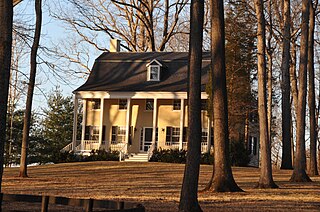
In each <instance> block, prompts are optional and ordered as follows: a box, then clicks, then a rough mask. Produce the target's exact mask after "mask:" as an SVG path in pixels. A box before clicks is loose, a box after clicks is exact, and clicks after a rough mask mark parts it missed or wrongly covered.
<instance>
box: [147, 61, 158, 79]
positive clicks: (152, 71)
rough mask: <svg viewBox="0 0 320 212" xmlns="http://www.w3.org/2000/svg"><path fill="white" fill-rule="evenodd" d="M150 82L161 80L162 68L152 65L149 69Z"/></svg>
mask: <svg viewBox="0 0 320 212" xmlns="http://www.w3.org/2000/svg"><path fill="white" fill-rule="evenodd" d="M147 80H148V81H159V80H160V66H159V65H150V66H149V67H148V79H147Z"/></svg>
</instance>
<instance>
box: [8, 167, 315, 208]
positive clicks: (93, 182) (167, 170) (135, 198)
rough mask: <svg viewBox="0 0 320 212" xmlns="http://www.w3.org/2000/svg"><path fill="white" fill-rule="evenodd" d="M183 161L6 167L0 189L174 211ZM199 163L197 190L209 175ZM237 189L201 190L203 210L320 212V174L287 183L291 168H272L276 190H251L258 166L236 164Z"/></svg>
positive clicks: (10, 191) (209, 170) (200, 198)
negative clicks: (24, 173) (24, 169)
mask: <svg viewBox="0 0 320 212" xmlns="http://www.w3.org/2000/svg"><path fill="white" fill-rule="evenodd" d="M183 171H184V165H183V164H167V163H125V162H121V163H119V162H83V163H68V164H56V165H45V166H37V167H29V168H28V173H29V178H25V179H21V178H18V177H17V176H18V173H19V170H18V168H6V169H5V171H4V177H3V184H2V186H3V188H2V189H3V192H4V193H15V194H33V195H43V194H46V195H52V196H65V197H74V198H75V197H76V198H96V199H109V200H126V201H131V202H137V203H142V204H143V205H144V206H145V207H146V208H147V211H177V207H178V202H179V196H180V189H181V183H182V178H183ZM211 172H212V166H208V165H202V166H201V171H200V179H199V190H201V189H203V188H204V187H205V185H206V183H207V182H208V181H209V178H210V176H211ZM233 174H234V177H235V180H236V182H237V183H238V185H239V186H240V187H241V188H242V189H243V190H245V192H240V193H211V192H206V193H203V192H200V193H199V201H200V205H201V207H202V209H203V210H204V211H257V210H258V211H320V177H313V178H312V180H313V182H311V183H291V182H289V179H290V176H291V171H288V170H275V171H274V174H273V176H274V180H275V182H276V183H277V184H278V185H279V187H280V188H279V189H261V190H260V189H254V186H255V184H256V183H257V182H258V179H259V169H257V168H240V167H234V168H233Z"/></svg>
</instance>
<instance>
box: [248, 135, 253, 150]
mask: <svg viewBox="0 0 320 212" xmlns="http://www.w3.org/2000/svg"><path fill="white" fill-rule="evenodd" d="M248 150H249V154H252V153H253V152H252V137H251V136H249V142H248Z"/></svg>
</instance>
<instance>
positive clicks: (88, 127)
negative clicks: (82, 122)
mask: <svg viewBox="0 0 320 212" xmlns="http://www.w3.org/2000/svg"><path fill="white" fill-rule="evenodd" d="M89 137H90V126H86V127H85V135H84V140H89Z"/></svg>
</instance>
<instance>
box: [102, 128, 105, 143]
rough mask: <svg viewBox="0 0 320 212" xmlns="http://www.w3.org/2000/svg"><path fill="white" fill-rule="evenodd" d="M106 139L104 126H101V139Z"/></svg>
mask: <svg viewBox="0 0 320 212" xmlns="http://www.w3.org/2000/svg"><path fill="white" fill-rule="evenodd" d="M105 140H106V126H105V125H103V126H102V141H105Z"/></svg>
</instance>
